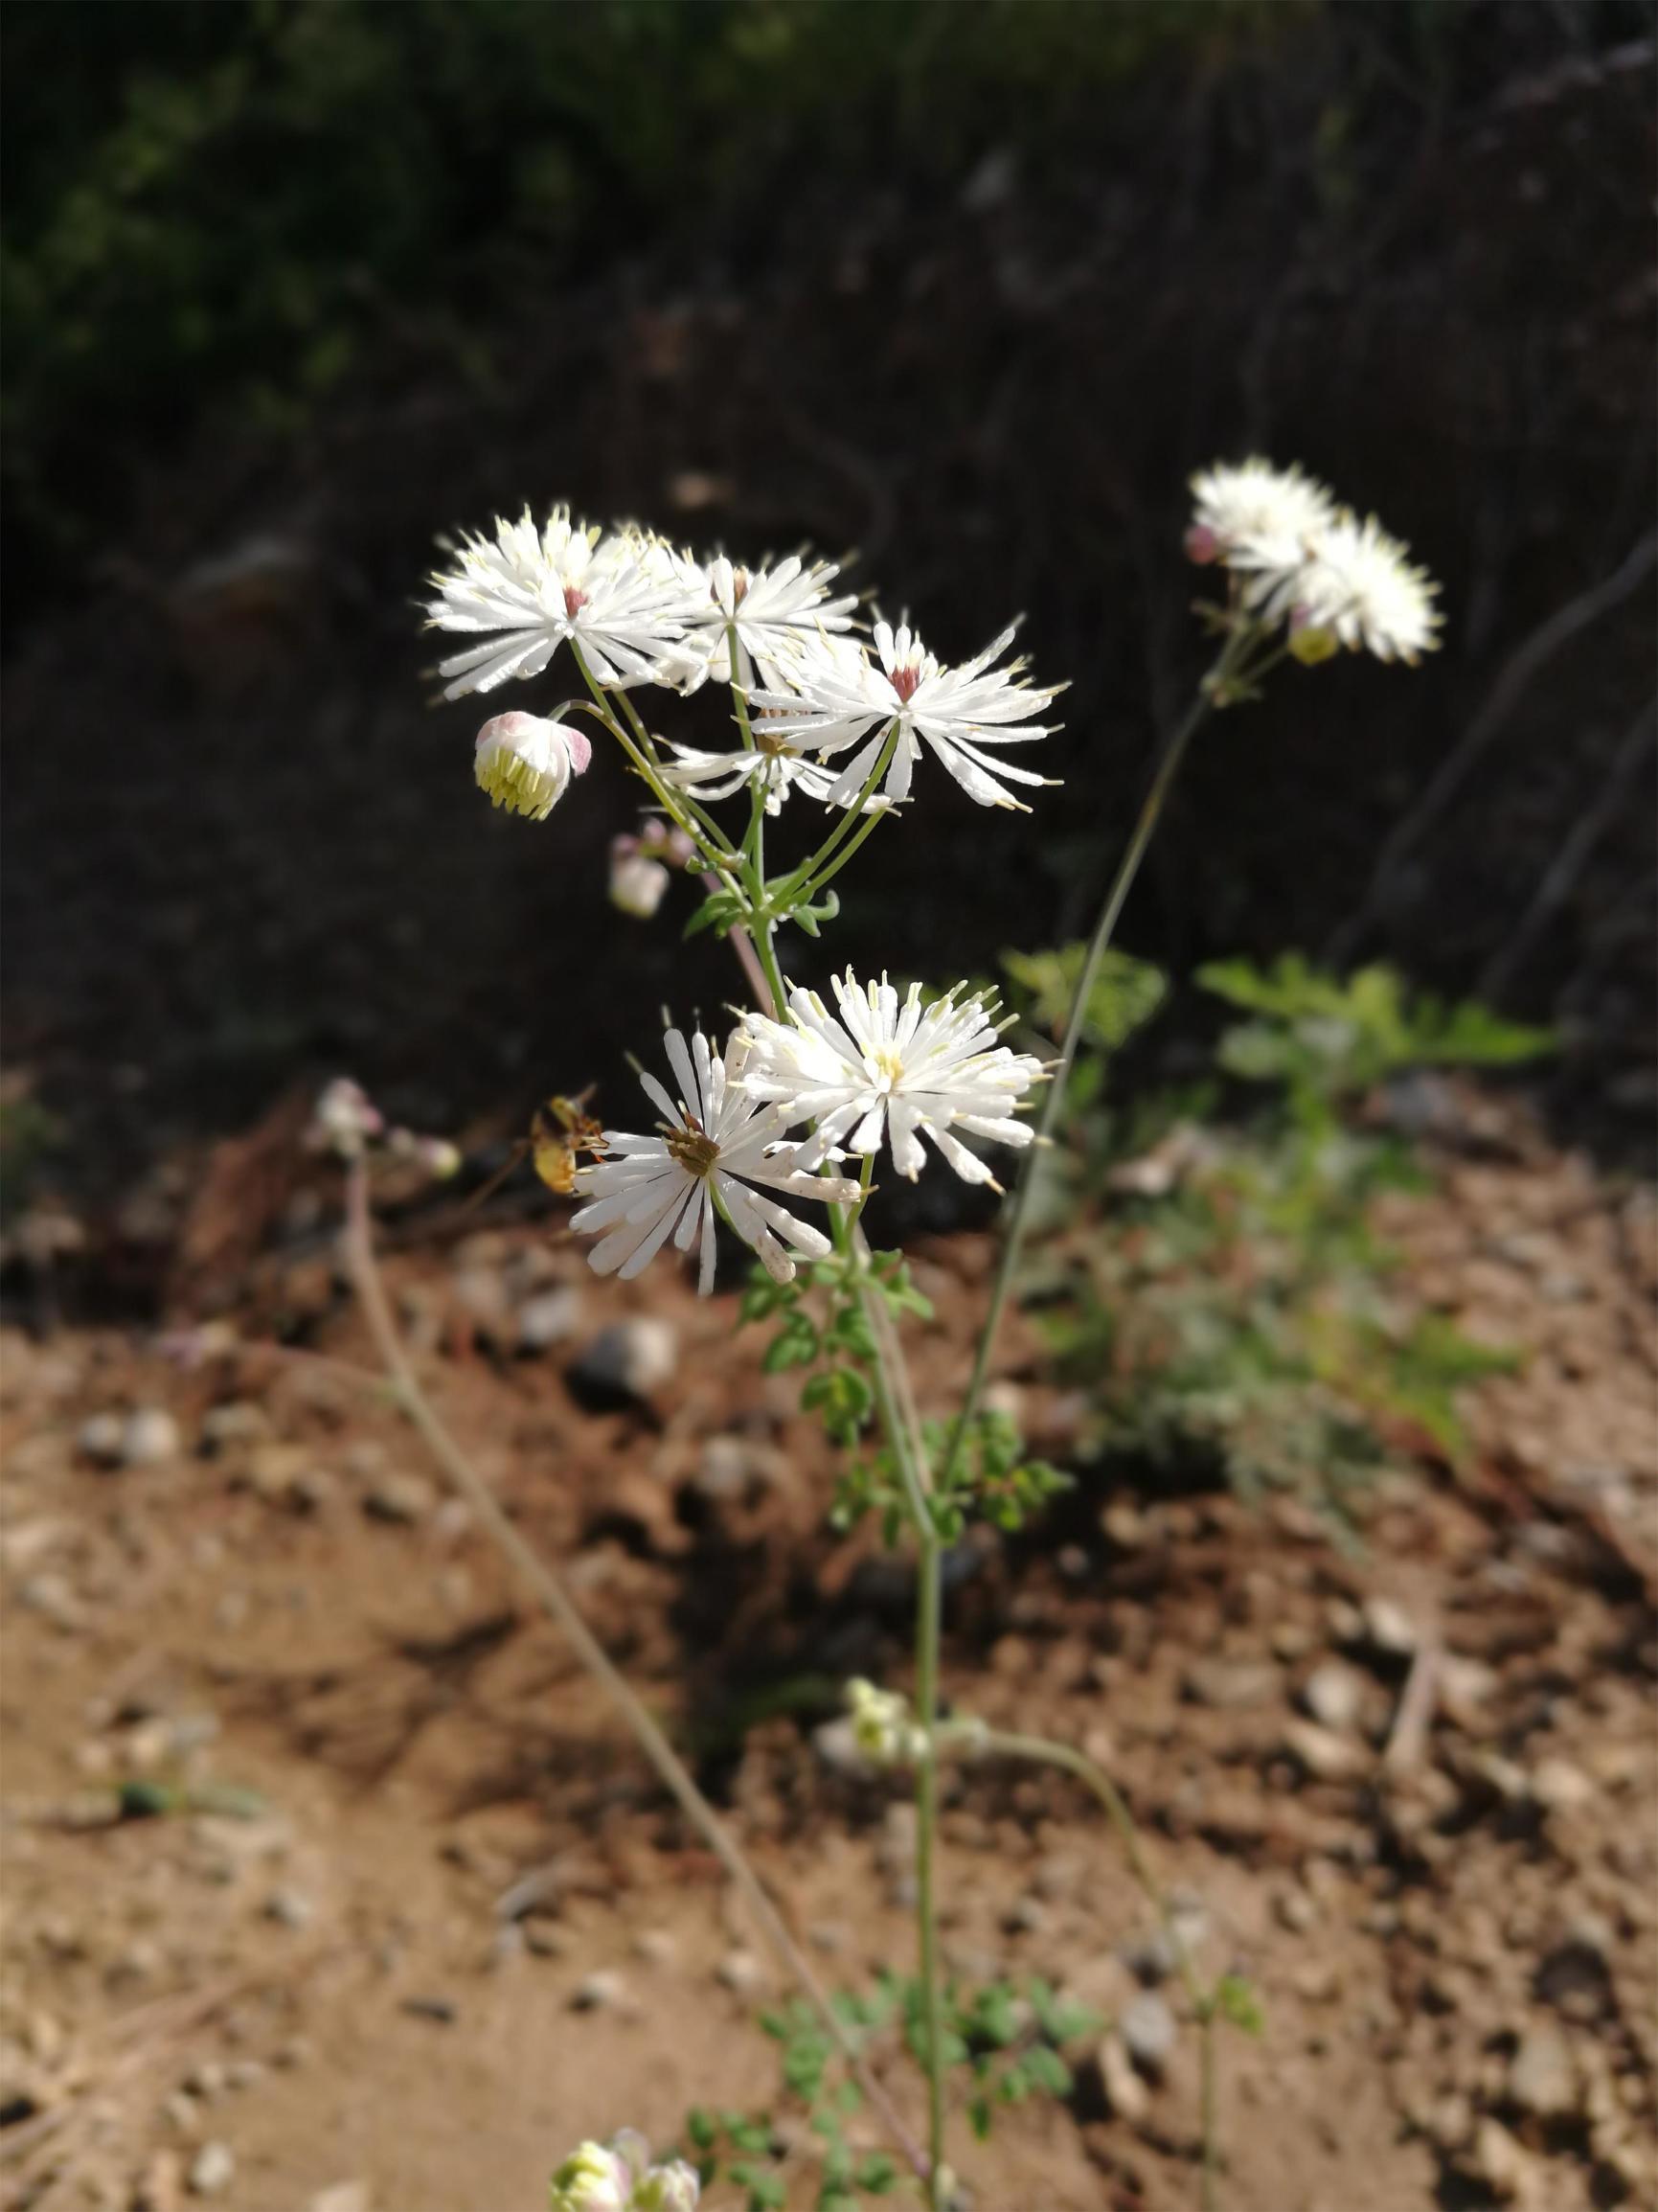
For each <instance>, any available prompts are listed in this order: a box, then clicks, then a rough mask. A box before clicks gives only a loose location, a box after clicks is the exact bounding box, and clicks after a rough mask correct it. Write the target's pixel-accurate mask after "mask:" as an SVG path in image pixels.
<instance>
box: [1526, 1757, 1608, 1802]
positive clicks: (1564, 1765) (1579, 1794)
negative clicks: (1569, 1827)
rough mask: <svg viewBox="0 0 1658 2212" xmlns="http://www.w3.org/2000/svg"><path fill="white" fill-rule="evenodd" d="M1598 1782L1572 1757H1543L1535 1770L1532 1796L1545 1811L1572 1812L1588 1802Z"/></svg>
mask: <svg viewBox="0 0 1658 2212" xmlns="http://www.w3.org/2000/svg"><path fill="white" fill-rule="evenodd" d="M1594 1794H1595V1785H1594V1783H1593V1782H1591V1781H1590V1779H1589V1777H1588V1775H1587V1774H1585V1773H1584V1771H1583V1769H1582V1768H1581V1767H1574V1766H1573V1765H1572V1763H1571V1761H1570V1760H1569V1759H1540V1760H1539V1761H1538V1762H1537V1765H1536V1767H1534V1768H1533V1773H1532V1796H1533V1799H1534V1800H1535V1802H1536V1803H1537V1804H1539V1805H1540V1806H1542V1808H1543V1810H1544V1811H1545V1812H1546V1813H1572V1812H1576V1811H1577V1809H1578V1808H1579V1806H1582V1805H1587V1804H1588V1802H1589V1800H1590V1799H1591V1798H1592V1797H1593V1796H1594Z"/></svg>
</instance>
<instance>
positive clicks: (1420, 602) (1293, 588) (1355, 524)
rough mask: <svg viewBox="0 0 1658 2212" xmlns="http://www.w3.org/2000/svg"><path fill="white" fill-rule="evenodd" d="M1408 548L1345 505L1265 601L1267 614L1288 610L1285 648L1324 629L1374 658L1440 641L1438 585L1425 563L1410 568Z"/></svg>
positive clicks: (1414, 656)
mask: <svg viewBox="0 0 1658 2212" xmlns="http://www.w3.org/2000/svg"><path fill="white" fill-rule="evenodd" d="M1407 552H1408V548H1407V547H1405V546H1404V545H1402V544H1401V543H1400V542H1399V540H1398V539H1397V537H1390V536H1388V533H1387V532H1386V531H1385V530H1384V529H1383V528H1382V526H1381V524H1380V523H1379V522H1378V521H1377V520H1376V518H1375V516H1374V514H1372V515H1370V516H1368V517H1367V518H1366V520H1365V521H1363V522H1360V520H1359V519H1358V517H1357V516H1356V515H1355V514H1353V513H1351V511H1350V510H1349V509H1347V508H1343V509H1342V510H1341V512H1340V513H1338V514H1337V515H1336V516H1335V517H1334V519H1333V520H1332V521H1331V522H1330V523H1329V525H1328V526H1327V527H1326V528H1325V529H1324V530H1323V531H1321V532H1320V533H1319V534H1318V536H1317V537H1316V539H1315V540H1314V543H1313V546H1312V551H1311V554H1310V557H1309V558H1308V559H1307V560H1306V563H1305V564H1304V565H1303V567H1302V568H1301V569H1300V570H1299V571H1298V572H1297V573H1296V574H1295V575H1294V576H1291V577H1288V578H1285V579H1284V580H1283V582H1281V583H1280V584H1279V585H1278V587H1277V589H1276V590H1275V591H1274V592H1273V593H1272V595H1271V597H1270V599H1269V600H1268V601H1267V611H1268V612H1269V613H1270V614H1272V615H1279V614H1288V616H1289V618H1290V628H1291V633H1292V635H1291V650H1306V648H1302V649H1298V648H1297V645H1296V639H1297V638H1298V637H1299V638H1301V639H1304V640H1306V641H1307V642H1308V646H1310V647H1311V650H1312V651H1313V652H1314V653H1315V652H1316V640H1317V639H1318V638H1319V637H1320V635H1321V634H1323V633H1328V634H1329V635H1330V636H1332V637H1333V638H1335V639H1336V641H1337V642H1338V643H1339V644H1341V645H1344V646H1346V647H1347V648H1348V649H1349V650H1353V651H1356V650H1358V648H1360V647H1361V646H1362V647H1363V648H1364V649H1365V650H1367V651H1370V652H1373V653H1374V654H1375V656H1376V658H1377V659H1378V660H1389V661H1391V660H1402V661H1405V662H1406V663H1414V662H1415V661H1417V660H1418V659H1419V658H1420V655H1421V654H1422V653H1424V652H1432V651H1433V650H1434V649H1435V647H1436V646H1437V645H1438V644H1439V642H1440V641H1439V639H1438V637H1437V636H1436V635H1435V632H1436V631H1437V630H1438V628H1439V626H1440V622H1441V619H1442V617H1441V615H1440V612H1439V609H1438V608H1437V607H1436V606H1435V605H1434V604H1433V602H1434V594H1435V593H1436V592H1437V591H1438V589H1439V585H1438V584H1437V583H1435V582H1434V581H1433V579H1432V578H1431V577H1430V576H1429V575H1428V573H1427V571H1426V569H1423V568H1413V567H1412V566H1411V564H1410V561H1409V560H1408V559H1407V558H1406V555H1407Z"/></svg>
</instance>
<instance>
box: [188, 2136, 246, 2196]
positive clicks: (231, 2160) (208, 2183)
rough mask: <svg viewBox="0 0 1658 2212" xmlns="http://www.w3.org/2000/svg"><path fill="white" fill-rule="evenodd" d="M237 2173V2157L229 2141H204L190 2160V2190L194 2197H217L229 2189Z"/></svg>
mask: <svg viewBox="0 0 1658 2212" xmlns="http://www.w3.org/2000/svg"><path fill="white" fill-rule="evenodd" d="M235 2174H236V2158H235V2155H233V2153H232V2151H231V2147H230V2145H229V2144H228V2143H220V2142H211V2143H204V2144H203V2145H202V2147H201V2149H200V2150H199V2151H198V2152H197V2153H196V2155H195V2156H194V2157H193V2159H192V2160H191V2162H190V2174H189V2176H188V2179H189V2183H190V2190H191V2194H192V2196H194V2197H216V2196H217V2195H218V2193H219V2191H220V2190H221V2189H228V2188H229V2187H230V2184H231V2181H232V2179H233V2178H234V2177H235Z"/></svg>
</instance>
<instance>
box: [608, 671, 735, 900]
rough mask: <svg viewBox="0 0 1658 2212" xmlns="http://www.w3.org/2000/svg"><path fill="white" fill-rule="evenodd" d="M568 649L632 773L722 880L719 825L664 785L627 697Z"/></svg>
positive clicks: (647, 735) (688, 798)
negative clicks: (618, 706)
mask: <svg viewBox="0 0 1658 2212" xmlns="http://www.w3.org/2000/svg"><path fill="white" fill-rule="evenodd" d="M570 650H571V651H572V653H574V655H575V656H576V666H577V667H578V668H579V670H580V672H581V680H582V682H583V683H584V684H585V685H586V686H587V689H588V690H589V691H590V692H591V693H592V694H593V697H594V702H595V704H596V705H597V706H598V709H599V714H600V718H601V719H602V722H603V723H604V726H605V728H606V729H607V730H608V731H609V732H610V735H611V736H612V737H613V738H614V739H615V740H616V741H617V743H618V744H619V745H620V746H621V747H622V749H623V751H624V752H625V754H626V755H627V758H628V759H629V760H630V761H631V762H632V764H633V766H634V769H635V772H636V773H637V774H638V775H640V776H641V777H642V778H643V779H644V781H645V782H646V783H647V784H648V785H649V787H650V790H651V794H652V796H653V797H654V798H655V799H656V802H657V804H658V805H659V806H660V807H661V808H662V809H663V810H664V811H665V812H666V813H667V814H668V815H669V816H670V819H671V820H673V821H675V822H677V823H678V824H679V826H680V828H681V829H682V830H683V831H684V832H686V834H687V836H689V837H691V838H693V839H694V841H695V842H696V843H697V844H698V845H699V846H701V848H702V852H703V857H704V858H705V859H706V860H707V862H708V864H709V865H710V867H712V868H713V869H714V870H715V872H716V873H717V874H718V875H720V876H721V877H722V878H723V877H724V876H725V875H726V874H727V859H728V856H727V854H726V851H725V839H724V836H723V834H722V833H721V831H720V827H719V824H718V823H717V822H716V821H715V819H714V817H713V816H712V815H711V814H708V813H705V812H704V810H702V808H701V807H699V806H698V805H697V803H696V801H695V800H694V799H693V798H692V796H691V794H690V793H689V792H687V791H674V790H672V789H670V787H669V786H668V785H667V784H665V783H664V782H663V780H662V774H661V764H660V763H659V762H658V761H657V759H656V749H655V747H654V745H653V744H652V743H651V741H650V733H649V731H648V730H647V728H646V727H645V724H644V722H643V721H641V720H640V718H639V714H638V711H637V710H636V709H635V707H634V705H633V703H632V701H631V700H630V699H629V698H628V696H627V694H626V693H625V692H622V691H618V692H614V693H608V692H606V691H604V690H603V688H602V686H601V685H600V683H599V682H598V681H597V679H596V678H595V676H594V674H593V672H592V670H591V669H590V668H589V667H588V666H587V660H586V656H585V655H584V654H583V652H582V650H581V648H580V647H579V645H578V644H577V643H576V640H575V639H574V638H572V639H571V641H570ZM613 697H614V698H618V699H620V700H621V701H622V704H623V707H624V709H625V712H626V715H627V718H628V720H629V721H630V722H631V723H632V724H633V727H634V730H635V731H636V732H637V733H638V736H637V741H635V739H634V738H632V737H630V736H629V735H628V733H627V732H626V731H625V729H624V728H623V727H622V724H621V723H620V722H619V721H618V720H617V718H616V715H615V711H614V709H613V708H612V707H611V705H610V700H611V699H612V698H613Z"/></svg>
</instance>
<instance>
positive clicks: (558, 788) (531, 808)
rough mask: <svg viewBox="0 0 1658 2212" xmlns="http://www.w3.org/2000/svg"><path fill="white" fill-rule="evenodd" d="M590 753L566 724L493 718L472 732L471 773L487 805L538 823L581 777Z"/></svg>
mask: <svg viewBox="0 0 1658 2212" xmlns="http://www.w3.org/2000/svg"><path fill="white" fill-rule="evenodd" d="M592 754H593V748H592V746H591V745H590V744H589V743H588V741H587V740H586V738H585V737H583V735H582V734H581V732H580V731H579V730H577V729H572V728H571V726H570V724H569V723H568V722H550V721H547V720H545V719H544V718H542V717H541V716H540V715H524V714H510V715H496V716H495V717H494V718H493V719H492V720H490V721H488V722H486V723H485V724H484V727H483V728H482V729H481V730H480V731H479V732H478V738H477V743H476V746H475V748H474V751H473V756H472V772H473V774H474V775H475V776H476V778H477V780H478V788H479V789H480V790H481V791H484V792H487V793H488V797H489V800H490V802H491V804H492V805H494V806H497V807H505V808H506V809H507V810H508V811H509V812H511V813H513V814H526V815H528V816H529V818H530V819H531V821H533V822H539V821H542V820H544V819H545V818H546V816H547V815H549V814H550V813H551V812H552V811H553V810H554V808H555V807H556V805H557V803H558V801H559V800H560V799H561V798H562V797H563V796H564V793H565V792H566V790H568V788H569V787H570V779H571V778H572V776H579V775H582V774H584V773H585V771H586V767H587V764H588V762H589V760H590V759H591V758H592Z"/></svg>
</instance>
